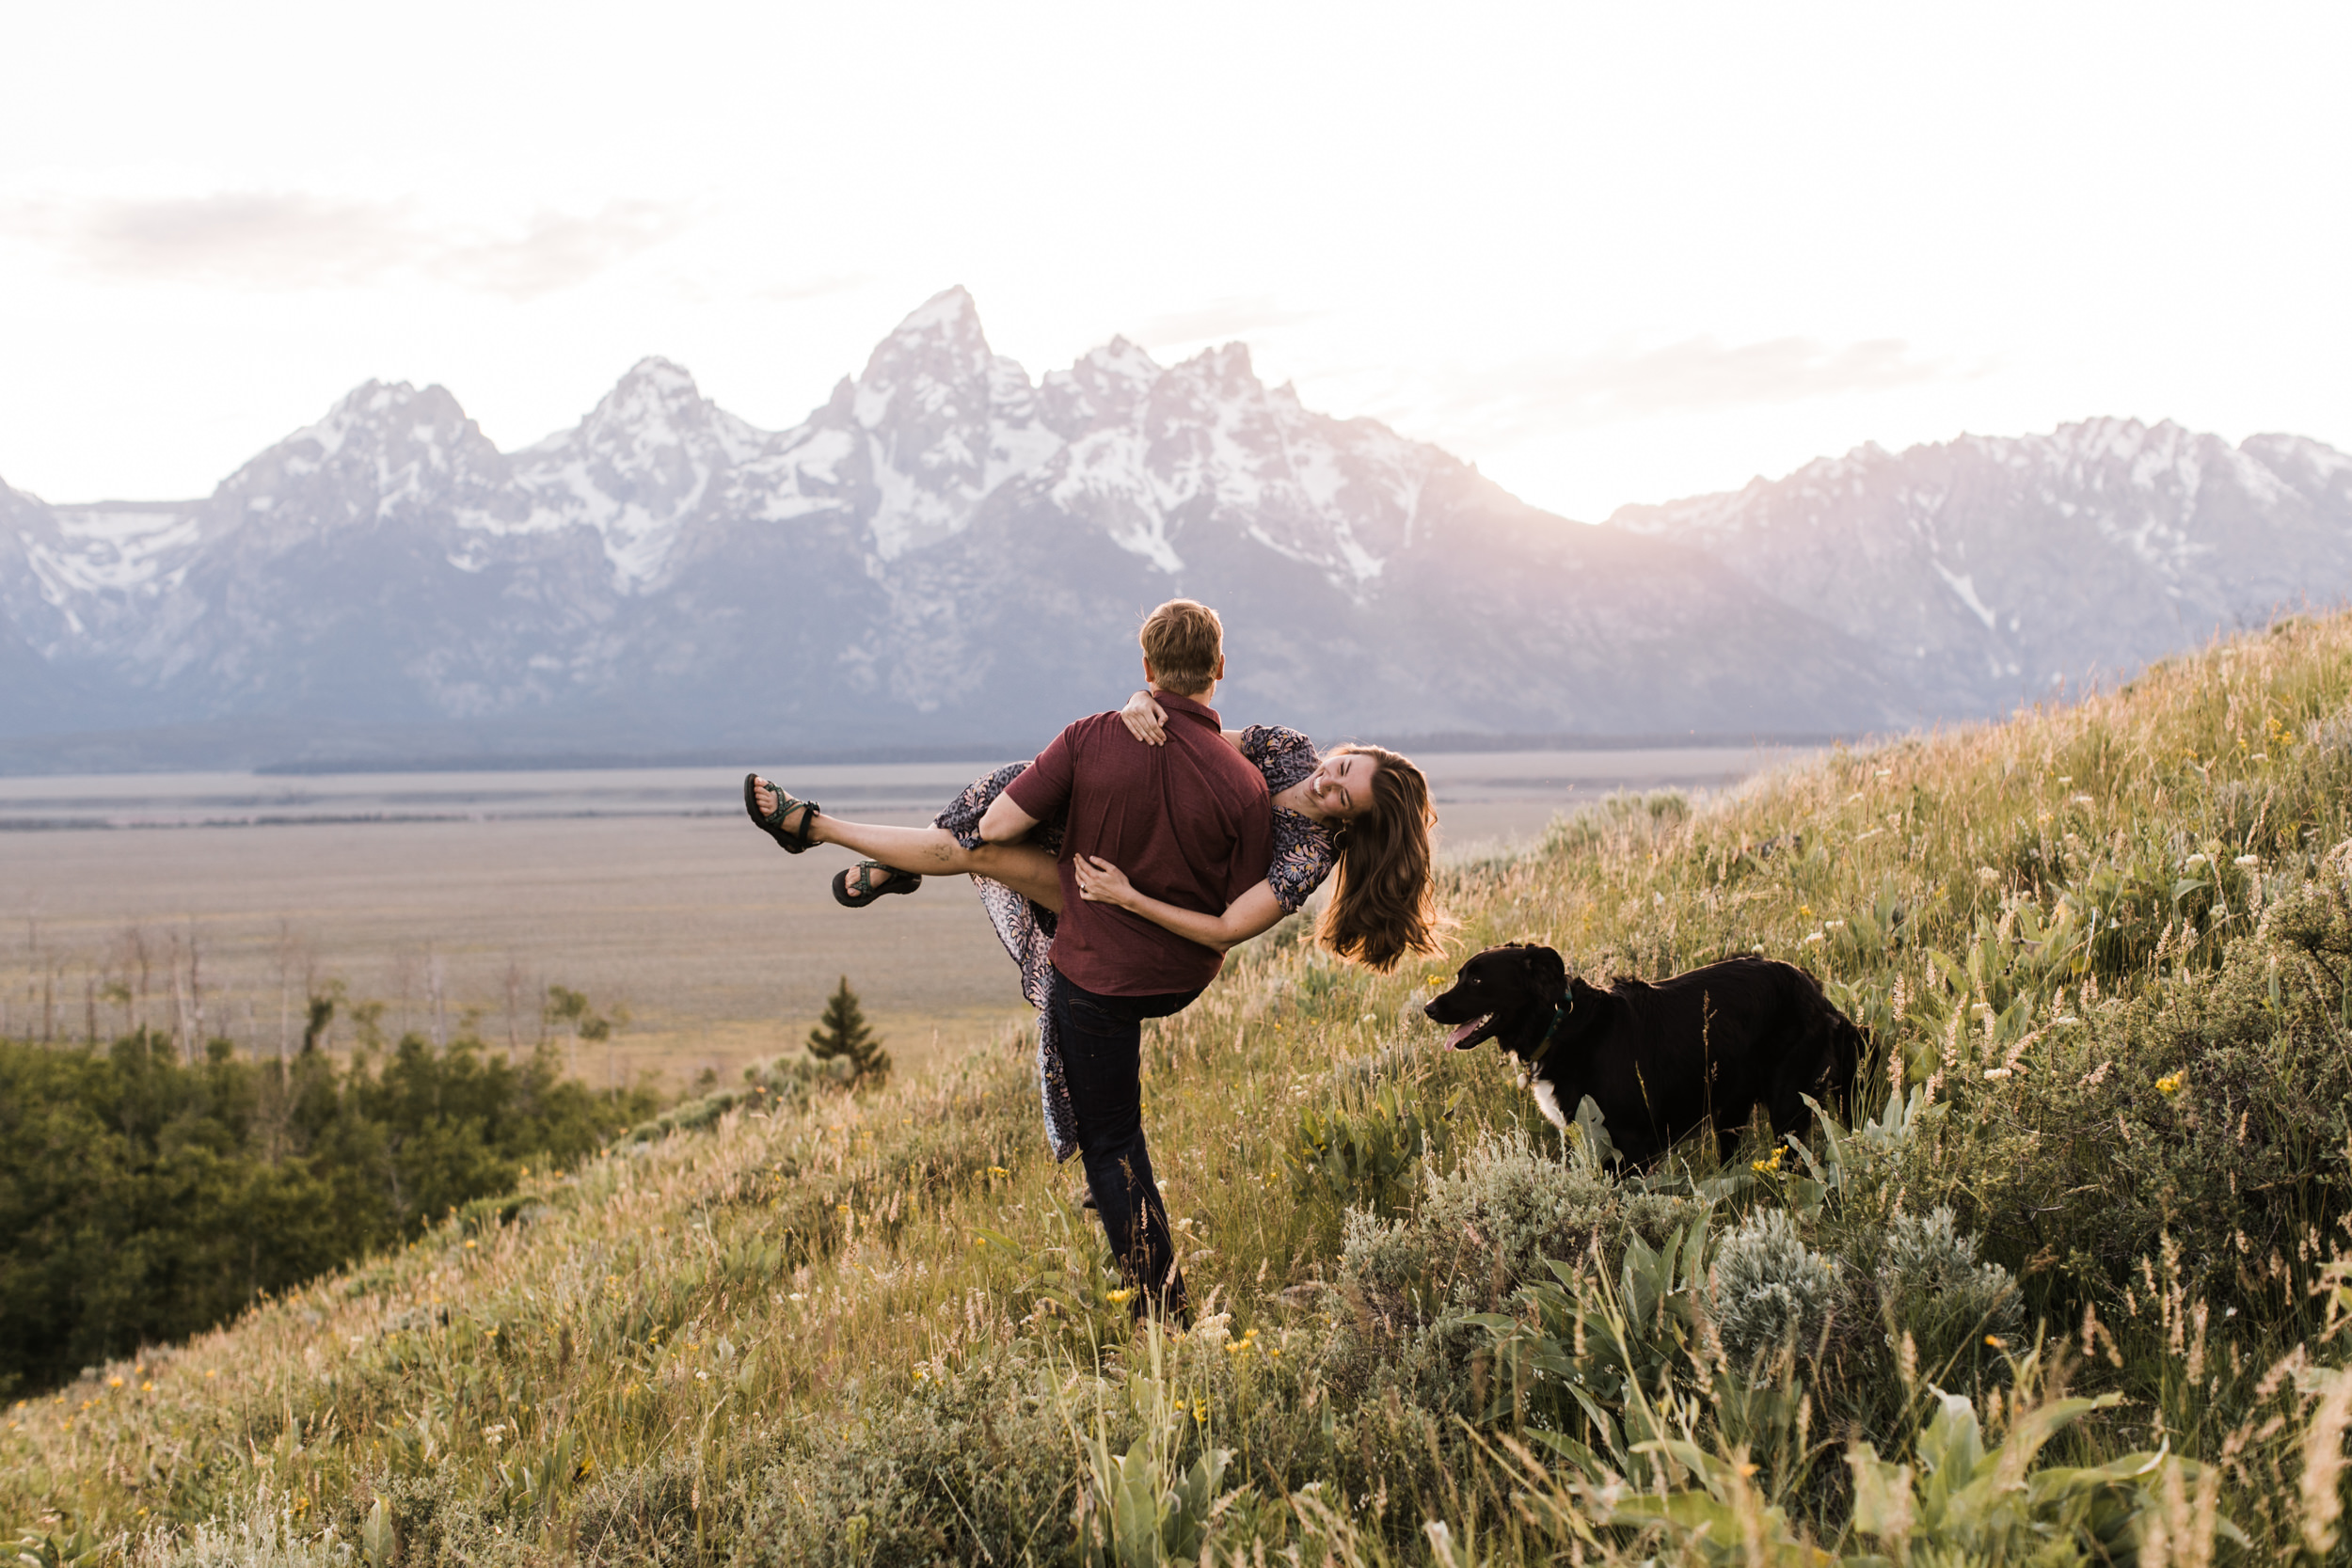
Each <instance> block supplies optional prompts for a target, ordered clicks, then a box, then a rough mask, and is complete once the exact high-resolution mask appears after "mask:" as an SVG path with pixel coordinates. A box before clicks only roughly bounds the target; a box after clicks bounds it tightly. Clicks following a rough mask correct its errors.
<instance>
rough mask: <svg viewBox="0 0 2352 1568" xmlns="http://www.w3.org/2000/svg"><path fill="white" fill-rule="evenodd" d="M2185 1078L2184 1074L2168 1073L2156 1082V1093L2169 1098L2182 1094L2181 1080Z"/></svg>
mask: <svg viewBox="0 0 2352 1568" xmlns="http://www.w3.org/2000/svg"><path fill="white" fill-rule="evenodd" d="M2183 1076H2184V1075H2183V1074H2181V1073H2178V1072H2168V1073H2166V1074H2165V1075H2164V1076H2163V1077H2161V1078H2159V1079H2157V1080H2156V1092H2157V1093H2158V1094H2162V1095H2168V1096H2169V1095H2176V1094H2178V1093H2180V1092H2181V1079H2182V1077H2183Z"/></svg>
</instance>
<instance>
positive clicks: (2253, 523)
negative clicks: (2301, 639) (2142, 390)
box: [1610, 419, 2352, 714]
mask: <svg viewBox="0 0 2352 1568" xmlns="http://www.w3.org/2000/svg"><path fill="white" fill-rule="evenodd" d="M1610 523H1611V524H1612V525H1613V526H1614V527H1617V528H1622V529H1626V530H1629V531H1635V532H1639V533H1643V534H1645V535H1648V536H1651V537H1655V538H1663V539H1671V540H1674V541H1677V542H1678V543H1681V544H1685V545H1689V546H1692V547H1693V548H1696V549H1699V550H1701V551H1704V552H1705V553H1706V554H1707V555H1708V556H1709V557H1710V558H1712V559H1714V560H1716V561H1718V562H1722V563H1723V564H1724V565H1726V566H1729V567H1731V568H1732V569H1733V570H1735V571H1737V572H1739V573H1740V575H1741V576H1743V577H1746V578H1750V579H1751V580H1753V581H1754V582H1756V584H1758V585H1759V586H1761V587H1763V588H1765V589H1767V590H1769V591H1770V592H1771V593H1772V594H1774V595H1776V596H1777V597H1779V598H1780V599H1782V600H1783V601H1785V602H1787V603H1789V604H1794V605H1802V606H1804V607H1805V608H1806V609H1807V610H1809V611H1810V612H1811V613H1814V614H1816V615H1819V616H1820V617H1821V618H1822V619H1823V620H1825V621H1827V622H1828V623H1829V624H1830V625H1832V626H1836V628H1837V629H1838V630H1840V631H1842V632H1845V633H1846V634H1847V635H1849V636H1851V637H1854V638H1858V639H1860V640H1861V641H1865V642H1867V643H1868V644H1870V645H1871V646H1872V647H1874V648H1877V649H1879V650H1880V651H1881V653H1882V654H1883V657H1884V658H1885V659H1886V661H1887V668H1888V669H1889V671H1890V673H1893V674H1894V675H1895V676H1896V677H1897V678H1898V679H1899V681H1901V683H1902V684H1903V685H1905V686H1906V687H1910V688H1913V689H1919V688H1922V687H1925V686H1930V685H1942V686H1945V687H1946V689H1948V690H1951V691H1952V692H1953V695H1954V696H1955V697H1957V698H1959V699H1960V705H1959V706H1958V707H1957V708H1955V709H1954V710H1953V711H1954V712H1955V713H1956V714H1966V713H1991V712H1998V711H2002V710H2005V709H2007V708H2010V707H2013V706H2014V705H2017V704H2018V703H2019V702H2021V701H2025V700H2029V699H2031V698H2034V697H2037V696H2041V695H2043V694H2046V693H2048V692H2049V691H2051V690H2052V689H2054V688H2056V687H2058V686H2059V685H2061V684H2063V683H2065V682H2068V681H2080V680H2082V679H2085V678H2087V677H2089V678H2096V677H2101V676H2105V677H2109V678H2112V677H2114V676H2117V675H2126V674H2129V673H2131V672H2132V671H2134V670H2136V669H2137V668H2139V667H2140V666H2141V665H2143V664H2145V663H2147V662H2148V661H2149V660H2151V659H2153V658H2158V657H2163V656H2164V655H2166V654H2168V653H2171V652H2174V651H2177V650H2179V649H2181V648H2183V647H2185V646H2193V645H2194V644H2196V643H2198V642H2200V641H2203V640H2204V639H2205V638H2207V637H2209V636H2211V635H2212V634H2213V633H2214V632H2215V631H2217V630H2227V629H2231V628H2234V627H2241V626H2257V625H2261V624H2262V623H2263V622H2265V621H2266V620H2268V619H2270V618H2271V617H2272V616H2274V615H2276V614H2277V613H2278V612H2279V611H2280V610H2283V609H2292V608H2297V607H2300V606H2304V605H2311V606H2314V607H2324V606H2332V605H2334V604H2336V603H2338V602H2340V601H2341V600H2342V599H2343V598H2344V595H2345V594H2346V593H2347V592H2352V457H2347V456H2345V455H2344V453H2343V452H2340V451H2336V450H2335V449H2334V448H2332V447H2328V446H2326V445H2324V444H2322V443H2320V442H2318V441H2313V440H2308V439H2305V438H2303V437H2301V436H2253V437H2250V438H2249V439H2248V440H2247V441H2246V442H2244V443H2243V444H2242V445H2240V446H2236V447H2233V446H2231V445H2230V444H2229V443H2228V442H2227V441H2225V440H2223V439H2222V438H2221V437H2219V436H2202V435H2198V434H2196V433H2195V432H2192V431H2186V430H2183V429H2182V428H2181V427H2180V426H2178V425H2175V424H2172V423H2170V422H2169V421H2167V422H2165V423H2161V424H2156V425H2145V424H2141V423H2140V422H2138V421H2137V420H2112V419H2108V420H2085V421H2083V422H2082V423H2079V424H2070V425H2065V426H2061V427H2060V428H2059V429H2058V430H2057V431H2056V432H2054V433H2052V434H2050V435H2047V436H2018V437H2013V438H2005V437H1997V436H1962V437H1961V438H1960V439H1958V440H1956V441H1950V442H1947V443H1944V444H1941V445H1934V446H1921V447H1915V448H1913V449H1911V450H1910V451H1905V452H1901V453H1899V454H1898V453H1894V452H1888V451H1883V450H1882V449H1880V448H1879V447H1877V446H1875V445H1872V446H1865V447H1862V448H1859V449H1857V450H1856V451H1851V452H1848V453H1847V454H1846V455H1845V456H1843V457H1838V458H1824V459H1821V460H1820V461H1818V462H1814V463H1809V464H1807V465H1805V466H1804V467H1802V468H1800V469H1798V470H1797V471H1796V472H1795V473H1793V474H1790V475H1789V476H1788V478H1786V479H1782V480H1778V481H1774V482H1771V483H1767V482H1765V481H1763V480H1757V481H1756V482H1754V483H1751V484H1749V485H1748V487H1747V488H1746V489H1744V490H1740V491H1738V492H1736V493H1734V494H1730V495H1720V496H1702V497H1698V498H1696V499H1691V500H1681V501H1674V502H1670V503H1668V504H1666V505H1664V506H1640V507H1626V508H1624V509H1622V510H1620V511H1619V512H1618V513H1617V514H1616V515H1613V517H1611V518H1610Z"/></svg>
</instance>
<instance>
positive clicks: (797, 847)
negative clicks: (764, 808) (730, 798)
mask: <svg viewBox="0 0 2352 1568" xmlns="http://www.w3.org/2000/svg"><path fill="white" fill-rule="evenodd" d="M753 778H755V779H756V778H758V775H757V774H754V775H753ZM763 782H764V783H766V784H767V785H768V787H769V788H770V789H771V790H773V791H774V792H775V797H776V808H775V810H773V811H771V812H769V813H767V814H765V815H764V816H763V815H762V814H761V812H760V811H759V808H758V805H757V803H756V802H755V801H754V800H753V799H752V789H753V784H752V782H751V780H746V781H745V782H744V788H743V798H744V803H745V804H746V805H749V806H750V807H751V808H752V820H753V821H755V822H756V823H758V824H759V825H760V827H762V828H763V829H765V830H766V831H767V832H769V834H770V835H771V836H772V837H773V838H774V839H775V841H776V842H777V843H779V844H781V845H783V846H784V847H786V848H787V849H790V850H792V851H793V852H794V853H796V854H797V853H799V852H800V851H801V850H803V849H813V848H815V847H817V841H816V840H815V839H813V838H811V837H809V836H808V825H809V823H811V822H812V821H814V820H816V818H817V816H818V814H819V813H820V812H822V811H823V809H824V808H823V807H821V806H819V805H818V803H817V802H816V801H814V800H802V799H801V798H800V797H799V796H797V795H794V794H791V793H789V792H788V791H787V790H786V788H785V787H784V785H782V784H778V783H776V781H775V780H773V779H768V780H765V781H763ZM794 812H801V813H803V816H802V817H801V825H800V826H799V827H797V828H787V827H786V826H785V825H784V823H785V818H787V817H788V816H791V815H792V814H793V813H794Z"/></svg>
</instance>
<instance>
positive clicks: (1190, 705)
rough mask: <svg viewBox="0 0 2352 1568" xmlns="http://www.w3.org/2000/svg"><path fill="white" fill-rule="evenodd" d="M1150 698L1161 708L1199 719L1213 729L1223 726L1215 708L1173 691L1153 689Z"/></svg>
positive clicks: (1220, 729) (1220, 728)
mask: <svg viewBox="0 0 2352 1568" xmlns="http://www.w3.org/2000/svg"><path fill="white" fill-rule="evenodd" d="M1152 698H1153V700H1154V701H1156V702H1157V703H1158V704H1159V705H1160V706H1161V707H1162V708H1164V709H1165V710H1167V711H1168V712H1169V713H1171V714H1175V713H1182V714H1185V715H1188V716H1189V717H1191V718H1194V719H1198V720H1200V721H1201V722H1202V723H1204V724H1206V725H1208V726H1209V728H1211V729H1213V730H1218V731H1222V730H1223V729H1224V728H1225V726H1224V724H1223V723H1222V722H1221V721H1219V720H1218V719H1217V716H1216V709H1215V708H1213V707H1209V706H1206V705H1203V704H1200V703H1199V702H1196V701H1194V700H1193V699H1192V698H1190V697H1179V696H1177V695H1176V693H1174V692H1173V691H1155V692H1153V693H1152Z"/></svg>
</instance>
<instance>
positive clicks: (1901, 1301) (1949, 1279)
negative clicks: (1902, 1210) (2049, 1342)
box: [1876, 1205, 2026, 1386]
mask: <svg viewBox="0 0 2352 1568" xmlns="http://www.w3.org/2000/svg"><path fill="white" fill-rule="evenodd" d="M1876 1282H1877V1285H1878V1292H1879V1306H1880V1312H1881V1315H1882V1317H1883V1321H1884V1323H1885V1324H1886V1329H1887V1333H1888V1334H1889V1335H1890V1336H1893V1337H1895V1338H1901V1337H1903V1336H1906V1335H1907V1336H1909V1337H1910V1338H1911V1341H1912V1345H1913V1347H1914V1349H1915V1353H1916V1356H1917V1362H1918V1365H1919V1367H1920V1369H1921V1370H1922V1372H1923V1374H1925V1375H1927V1376H1929V1377H1931V1378H1933V1379H1934V1380H1936V1381H1937V1382H1939V1383H1944V1384H1946V1385H1947V1386H1961V1385H1962V1384H1963V1383H1964V1382H1967V1381H1969V1379H1968V1377H1967V1376H1965V1375H1963V1374H1980V1373H1982V1372H1984V1371H1987V1370H1994V1369H1996V1368H2000V1367H2004V1366H2006V1362H2005V1361H2004V1360H2003V1359H2002V1356H2001V1353H2002V1352H2003V1351H2004V1350H2015V1349H2016V1348H2017V1336H2018V1333H2019V1330H2020V1329H2021V1328H2022V1327H2023V1325H2024V1323H2025V1318H2026V1303H2025V1298H2024V1297H2023V1296H2022V1295H2020V1294H2019V1292H2018V1289H2017V1281H2016V1280H2015V1279H2014V1278H2012V1277H2011V1276H2010V1272H2009V1271H2008V1270H2007V1269H2005V1268H2003V1267H2001V1265H2000V1264H1998V1263H1980V1262H1979V1261H1978V1260H1977V1242H1976V1238H1975V1237H1973V1236H1969V1235H1967V1234H1965V1233H1963V1232H1962V1231H1961V1230H1959V1229H1958V1228H1956V1227H1955V1226H1954V1224H1953V1216H1952V1212H1951V1210H1949V1209H1947V1208H1944V1207H1942V1206H1940V1205H1939V1206H1938V1207H1937V1208H1936V1209H1935V1210H1934V1211H1933V1212H1931V1213H1929V1214H1927V1215H1925V1216H1924V1217H1923V1216H1920V1215H1916V1214H1898V1215H1897V1216H1896V1217H1895V1221H1894V1223H1893V1224H1892V1225H1891V1226H1889V1227H1888V1228H1887V1233H1886V1240H1885V1244H1884V1247H1883V1251H1882V1253H1881V1255H1880V1260H1879V1264H1878V1271H1877V1281H1876ZM1987 1336H1991V1337H1992V1338H1994V1339H1996V1340H1998V1341H1999V1343H1998V1344H1988V1343H1986V1337H1987Z"/></svg>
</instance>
